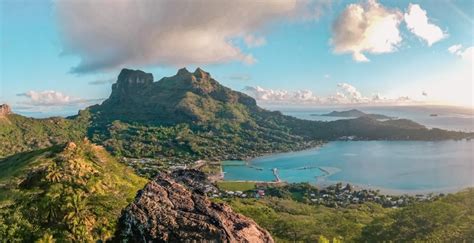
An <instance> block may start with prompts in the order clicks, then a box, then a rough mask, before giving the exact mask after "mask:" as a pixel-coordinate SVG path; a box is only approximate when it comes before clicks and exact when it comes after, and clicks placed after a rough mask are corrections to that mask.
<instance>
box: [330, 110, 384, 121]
mask: <svg viewBox="0 0 474 243" xmlns="http://www.w3.org/2000/svg"><path fill="white" fill-rule="evenodd" d="M321 116H333V117H352V118H358V117H369V118H372V119H376V120H382V119H393V117H389V116H385V115H381V114H367V113H365V112H362V111H360V110H357V109H352V110H347V111H332V112H329V113H327V114H322V115H321Z"/></svg>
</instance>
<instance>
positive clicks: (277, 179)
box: [272, 168, 281, 182]
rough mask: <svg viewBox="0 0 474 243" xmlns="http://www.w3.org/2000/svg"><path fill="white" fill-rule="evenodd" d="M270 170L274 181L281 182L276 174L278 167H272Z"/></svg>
mask: <svg viewBox="0 0 474 243" xmlns="http://www.w3.org/2000/svg"><path fill="white" fill-rule="evenodd" d="M272 172H273V175H274V176H275V181H276V182H281V179H280V176H279V175H278V169H277V168H273V169H272Z"/></svg>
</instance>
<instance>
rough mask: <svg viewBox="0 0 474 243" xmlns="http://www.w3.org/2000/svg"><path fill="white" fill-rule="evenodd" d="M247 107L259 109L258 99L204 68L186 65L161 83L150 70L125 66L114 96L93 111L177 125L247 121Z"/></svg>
mask: <svg viewBox="0 0 474 243" xmlns="http://www.w3.org/2000/svg"><path fill="white" fill-rule="evenodd" d="M245 108H251V109H256V108H257V106H256V102H255V100H254V99H252V98H251V97H249V96H247V95H245V94H243V93H240V92H235V91H233V90H231V89H229V88H227V87H224V86H222V85H220V84H219V83H218V82H217V81H216V80H214V79H213V78H212V77H211V75H210V74H209V73H207V72H205V71H203V70H202V69H200V68H198V69H196V71H194V72H193V73H191V72H189V71H188V70H187V69H186V68H182V69H180V70H179V71H178V73H177V74H176V75H175V76H172V77H165V78H162V79H161V80H159V81H157V82H154V81H153V75H152V74H150V73H145V72H143V71H140V70H130V69H123V70H122V71H121V72H120V74H119V76H118V78H117V82H116V83H115V84H113V86H112V93H111V95H110V97H109V98H108V99H107V100H106V101H104V102H103V103H102V104H101V105H98V106H95V107H91V111H93V112H97V113H100V114H101V117H102V118H104V119H106V120H121V121H126V122H129V121H133V122H142V123H152V124H176V123H181V122H206V121H215V120H218V119H226V120H236V121H244V120H245V119H246V118H248V115H249V114H248V111H247V110H246V109H245Z"/></svg>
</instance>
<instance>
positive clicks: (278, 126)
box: [0, 68, 473, 177]
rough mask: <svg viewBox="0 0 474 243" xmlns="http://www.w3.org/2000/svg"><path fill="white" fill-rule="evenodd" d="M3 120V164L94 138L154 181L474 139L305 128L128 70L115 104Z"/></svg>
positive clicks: (359, 123)
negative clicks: (226, 165)
mask: <svg viewBox="0 0 474 243" xmlns="http://www.w3.org/2000/svg"><path fill="white" fill-rule="evenodd" d="M7 113H8V114H4V115H2V118H1V119H0V138H1V139H2V146H0V157H1V156H7V155H12V154H14V153H16V152H24V151H32V150H35V149H41V148H46V147H49V146H51V145H55V144H61V143H64V142H66V141H78V140H81V139H82V138H83V137H88V138H89V139H90V140H91V141H92V142H94V143H97V144H100V145H102V146H104V147H105V148H106V149H107V150H108V151H110V152H111V153H112V154H113V155H116V156H121V157H132V158H142V157H149V158H153V159H154V160H155V161H154V162H153V164H146V163H145V164H136V163H135V164H133V166H135V169H137V171H139V172H140V173H141V174H142V175H146V176H149V177H152V176H153V175H154V173H156V169H153V168H155V167H157V166H158V165H159V166H161V167H165V168H166V167H167V166H168V165H174V164H181V163H190V162H193V161H196V160H199V159H207V160H214V161H215V160H234V159H248V158H251V157H256V156H260V155H262V154H266V153H274V152H287V151H294V150H301V149H305V148H309V147H314V146H317V145H320V144H321V143H323V142H324V141H332V140H338V139H345V138H347V137H350V138H352V139H356V140H442V139H462V138H469V137H473V134H472V133H462V132H452V131H445V130H440V129H428V128H425V127H424V126H422V125H420V124H417V123H415V122H412V121H409V120H403V119H399V120H395V119H391V120H387V121H379V120H377V119H373V117H370V116H361V117H359V118H356V119H346V120H338V121H333V122H321V121H309V120H301V119H297V118H295V117H291V116H286V115H283V114H282V113H281V112H278V111H268V110H265V109H263V108H260V107H259V106H258V105H257V104H256V101H255V100H254V99H253V98H251V97H249V96H248V95H246V94H243V93H241V92H237V91H233V90H231V89H229V88H227V87H224V86H223V85H221V84H219V82H218V81H216V80H215V79H214V78H212V76H211V75H210V74H209V73H208V72H205V71H203V70H202V69H200V68H197V69H196V70H195V71H194V72H189V71H188V70H186V69H185V68H182V69H180V70H179V71H178V72H177V73H176V75H174V76H171V77H164V78H162V79H160V80H158V81H154V78H153V75H152V74H150V73H145V72H143V71H140V70H130V69H123V70H122V71H121V72H120V74H119V76H118V78H117V82H116V83H115V84H113V86H112V92H111V95H110V97H109V98H108V99H107V100H105V101H104V102H103V103H102V104H100V105H94V106H91V107H89V108H86V109H84V110H82V111H80V112H79V114H78V115H76V116H73V117H69V118H67V119H64V118H48V119H32V118H27V117H23V116H20V115H17V114H9V112H7Z"/></svg>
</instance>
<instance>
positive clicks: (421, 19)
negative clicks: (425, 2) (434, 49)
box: [404, 4, 446, 46]
mask: <svg viewBox="0 0 474 243" xmlns="http://www.w3.org/2000/svg"><path fill="white" fill-rule="evenodd" d="M404 19H405V23H406V24H407V27H408V29H409V30H410V31H411V32H412V33H413V34H415V35H416V36H418V37H420V38H421V39H423V40H425V41H426V42H427V43H428V45H429V46H431V45H432V44H434V43H435V42H438V41H439V40H441V39H443V38H445V37H446V34H444V33H443V31H442V30H441V28H439V27H438V26H437V25H435V24H433V23H431V22H430V21H429V20H428V16H427V14H426V11H425V10H423V9H422V8H421V7H420V5H418V4H410V5H408V11H407V12H406V13H405V15H404Z"/></svg>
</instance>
